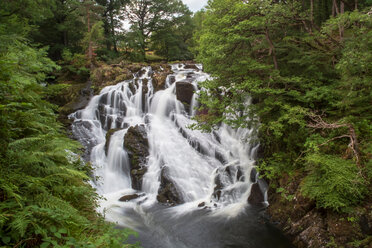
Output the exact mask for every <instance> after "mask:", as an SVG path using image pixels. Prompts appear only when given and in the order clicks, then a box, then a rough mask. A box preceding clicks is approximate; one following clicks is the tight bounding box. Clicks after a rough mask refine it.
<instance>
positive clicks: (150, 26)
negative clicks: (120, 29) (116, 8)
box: [126, 0, 190, 57]
mask: <svg viewBox="0 0 372 248" xmlns="http://www.w3.org/2000/svg"><path fill="white" fill-rule="evenodd" d="M186 14H190V10H189V9H188V8H187V7H186V5H184V4H183V3H182V1H180V0H171V1H169V0H151V1H150V0H134V1H131V2H130V3H129V4H128V5H127V7H126V17H127V18H128V20H129V21H130V24H131V25H132V26H131V29H132V31H133V32H135V33H136V34H138V36H139V40H142V41H143V43H142V44H141V50H142V51H141V52H142V54H143V57H145V48H146V45H147V43H148V42H149V38H150V35H151V34H152V33H153V32H155V31H157V30H160V29H162V28H165V27H166V26H167V25H172V23H174V22H176V21H177V20H178V19H179V18H182V17H183V16H184V15H186Z"/></svg>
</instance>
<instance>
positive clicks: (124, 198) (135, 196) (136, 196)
mask: <svg viewBox="0 0 372 248" xmlns="http://www.w3.org/2000/svg"><path fill="white" fill-rule="evenodd" d="M141 196H143V195H139V194H133V195H125V196H122V197H121V198H120V199H119V201H121V202H129V201H131V200H134V199H137V198H139V197H141Z"/></svg>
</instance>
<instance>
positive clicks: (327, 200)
mask: <svg viewBox="0 0 372 248" xmlns="http://www.w3.org/2000/svg"><path fill="white" fill-rule="evenodd" d="M306 166H307V169H308V172H309V173H308V175H307V176H306V177H305V178H304V180H303V181H302V185H301V191H302V193H303V194H304V195H305V196H307V197H309V198H310V199H313V200H315V201H316V204H317V207H319V208H327V209H332V210H335V211H338V212H340V211H347V209H348V208H349V207H351V206H353V205H355V204H357V203H358V202H359V201H360V200H362V199H363V197H364V194H365V192H366V182H365V180H364V179H363V177H362V176H361V173H360V171H359V169H358V168H357V166H356V164H355V163H354V162H353V161H352V160H344V159H342V158H339V157H337V156H333V155H326V154H320V153H313V154H310V155H308V156H307V157H306Z"/></svg>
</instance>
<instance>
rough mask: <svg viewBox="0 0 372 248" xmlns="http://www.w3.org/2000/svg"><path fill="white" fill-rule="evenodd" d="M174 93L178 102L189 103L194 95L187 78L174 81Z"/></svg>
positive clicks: (192, 87)
mask: <svg viewBox="0 0 372 248" xmlns="http://www.w3.org/2000/svg"><path fill="white" fill-rule="evenodd" d="M176 95H177V99H178V100H179V101H180V102H182V103H184V104H185V103H186V104H187V105H190V104H191V100H192V96H193V95H194V86H193V85H192V84H191V83H190V82H189V81H187V80H183V81H179V82H177V83H176Z"/></svg>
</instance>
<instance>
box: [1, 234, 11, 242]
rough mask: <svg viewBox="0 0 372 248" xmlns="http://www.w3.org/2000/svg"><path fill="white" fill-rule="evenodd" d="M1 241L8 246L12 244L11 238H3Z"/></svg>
mask: <svg viewBox="0 0 372 248" xmlns="http://www.w3.org/2000/svg"><path fill="white" fill-rule="evenodd" d="M1 240H2V241H3V242H4V244H8V243H9V242H10V237H8V236H5V237H2V238H1Z"/></svg>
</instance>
